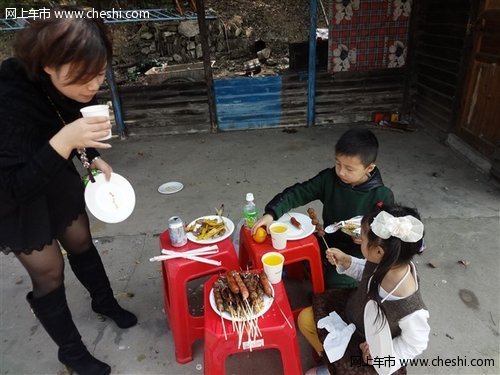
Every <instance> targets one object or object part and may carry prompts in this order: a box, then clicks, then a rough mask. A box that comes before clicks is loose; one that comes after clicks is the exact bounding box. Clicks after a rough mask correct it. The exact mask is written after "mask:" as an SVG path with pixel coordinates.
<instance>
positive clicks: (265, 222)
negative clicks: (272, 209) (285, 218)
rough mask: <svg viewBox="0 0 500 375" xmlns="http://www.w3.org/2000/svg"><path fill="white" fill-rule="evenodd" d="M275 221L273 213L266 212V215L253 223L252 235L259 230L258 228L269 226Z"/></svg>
mask: <svg viewBox="0 0 500 375" xmlns="http://www.w3.org/2000/svg"><path fill="white" fill-rule="evenodd" d="M273 221H274V219H273V217H272V216H271V215H269V214H265V215H264V216H262V217H261V218H260V219H259V220H257V221H256V222H255V224H254V225H253V227H252V236H253V235H254V234H255V231H256V230H257V228H260V227H268V226H269V225H271V224H272V223H273Z"/></svg>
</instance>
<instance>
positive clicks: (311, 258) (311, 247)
mask: <svg viewBox="0 0 500 375" xmlns="http://www.w3.org/2000/svg"><path fill="white" fill-rule="evenodd" d="M269 251H278V252H279V253H281V254H283V256H284V257H285V263H284V265H285V266H287V265H290V264H294V265H295V264H300V262H302V261H303V260H306V261H308V262H309V267H310V269H311V283H312V289H313V292H314V293H322V292H324V291H325V280H324V279H323V265H322V263H321V252H320V249H319V245H318V241H317V240H316V237H315V236H314V235H313V234H311V235H309V236H307V237H306V238H303V239H301V240H293V241H287V242H286V248H284V249H283V250H274V249H273V245H272V242H271V236H267V238H266V240H265V241H264V242H262V243H257V242H255V241H254V240H253V239H252V234H251V232H250V230H248V229H247V228H245V227H242V228H241V231H240V248H239V258H240V267H241V268H242V269H246V268H247V267H248V266H249V265H251V266H252V267H253V268H262V261H261V258H262V255H264V254H265V253H267V252H269ZM297 262H299V263H297ZM301 310H302V308H299V309H297V310H295V311H294V314H295V316H297V315H298V314H299V312H300V311H301Z"/></svg>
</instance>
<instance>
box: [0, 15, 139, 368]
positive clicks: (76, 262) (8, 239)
mask: <svg viewBox="0 0 500 375" xmlns="http://www.w3.org/2000/svg"><path fill="white" fill-rule="evenodd" d="M14 55H15V57H14V58H11V59H8V60H6V61H4V62H3V63H2V65H1V68H0V251H2V252H4V253H5V254H9V253H12V254H14V255H15V256H16V258H17V259H18V260H19V262H20V263H21V264H22V265H23V266H24V268H25V269H26V271H27V273H28V274H29V276H30V279H31V282H32V285H33V286H32V291H30V292H29V293H28V295H27V300H28V303H29V304H30V306H31V309H32V310H33V312H34V314H35V315H36V317H37V318H38V320H39V321H40V323H41V324H42V325H43V327H44V328H45V330H46V331H47V333H48V334H49V335H50V337H51V338H52V339H53V340H54V342H55V343H56V344H57V345H58V347H59V351H58V358H59V360H60V361H61V362H62V363H63V364H65V365H66V366H67V367H69V368H71V369H72V370H74V371H75V372H77V373H78V374H79V375H105V374H109V373H110V371H111V368H110V366H109V365H108V364H106V363H104V362H101V361H100V360H98V359H97V358H94V356H93V355H92V354H90V353H89V351H88V350H87V348H86V347H85V345H84V343H83V342H82V339H81V337H80V334H79V332H78V329H77V328H76V326H75V324H74V322H73V319H72V316H71V312H70V310H69V307H68V304H67V301H66V293H65V288H64V258H63V256H62V254H61V248H60V245H59V244H61V245H62V246H63V247H64V249H65V250H66V251H67V253H68V261H69V264H70V266H71V269H72V270H73V272H74V273H75V275H76V277H77V278H78V280H79V281H80V282H81V283H82V284H83V286H84V287H85V288H86V289H87V290H88V291H89V292H90V296H91V298H92V305H91V307H92V309H93V310H94V311H95V312H97V313H99V314H102V315H105V316H107V317H109V318H111V319H112V320H113V321H114V322H115V323H116V325H117V326H118V327H120V328H128V327H132V326H133V325H135V324H136V323H137V318H136V316H135V315H134V314H133V313H131V312H129V311H127V310H125V309H123V308H122V307H121V306H120V305H119V304H118V302H117V301H116V299H115V298H114V296H113V290H112V289H111V286H110V283H109V280H108V277H107V275H106V271H105V269H104V266H103V263H102V261H101V257H100V255H99V253H98V251H97V249H96V248H95V246H94V243H93V240H92V236H91V233H90V226H89V219H88V217H87V213H86V211H85V202H84V195H83V192H84V187H83V184H82V181H81V178H80V175H79V173H78V171H77V169H76V168H75V166H74V164H73V160H72V159H73V158H74V157H78V159H80V161H81V162H82V164H83V166H84V167H85V168H86V169H88V168H89V167H90V168H97V169H100V170H101V171H102V172H103V173H104V174H105V175H106V178H107V179H109V178H110V175H111V172H112V168H111V166H110V165H109V164H108V163H106V162H105V161H104V160H103V159H101V158H100V157H99V153H98V152H97V150H96V148H100V149H106V148H109V147H111V145H109V144H106V143H102V142H99V141H97V139H100V138H102V137H104V136H105V135H107V134H108V132H109V129H110V128H111V123H110V122H109V119H108V118H106V117H93V118H82V117H81V115H80V113H79V110H80V108H82V107H84V106H86V105H88V104H95V102H96V100H95V94H96V93H97V91H98V90H99V87H100V85H101V84H102V83H103V80H104V74H105V71H106V67H107V66H108V65H109V64H110V62H111V56H112V51H111V43H110V40H109V39H108V36H107V32H106V29H105V28H104V26H103V25H102V23H101V22H99V21H98V20H93V19H85V18H81V19H78V18H57V17H55V15H54V14H51V15H50V17H48V16H47V17H46V18H44V19H38V20H32V21H31V22H29V23H28V24H27V26H26V27H25V28H24V29H22V30H21V31H19V32H18V34H17V40H16V43H15V47H14ZM28 339H29V338H26V340H28Z"/></svg>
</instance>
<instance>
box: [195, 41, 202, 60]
mask: <svg viewBox="0 0 500 375" xmlns="http://www.w3.org/2000/svg"><path fill="white" fill-rule="evenodd" d="M201 57H203V50H202V48H201V44H198V45H197V46H196V58H197V59H199V58H201Z"/></svg>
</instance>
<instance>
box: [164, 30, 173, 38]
mask: <svg viewBox="0 0 500 375" xmlns="http://www.w3.org/2000/svg"><path fill="white" fill-rule="evenodd" d="M172 35H175V32H172V31H164V32H163V37H164V38H168V37H169V36H172Z"/></svg>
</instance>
